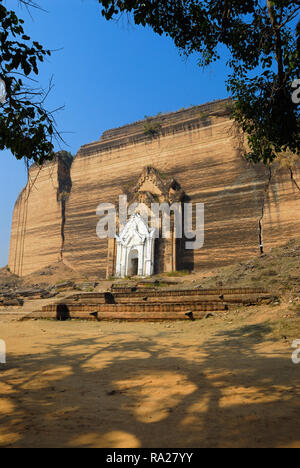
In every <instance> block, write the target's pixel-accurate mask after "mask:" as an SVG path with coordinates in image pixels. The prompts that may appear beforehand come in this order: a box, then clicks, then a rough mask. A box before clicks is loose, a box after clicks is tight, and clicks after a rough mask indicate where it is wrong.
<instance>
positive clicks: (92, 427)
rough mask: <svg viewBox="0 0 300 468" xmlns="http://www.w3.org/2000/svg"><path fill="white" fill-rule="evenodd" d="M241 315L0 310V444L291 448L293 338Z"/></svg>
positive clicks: (296, 431) (296, 371) (298, 387)
mask: <svg viewBox="0 0 300 468" xmlns="http://www.w3.org/2000/svg"><path fill="white" fill-rule="evenodd" d="M247 314H248V315H247ZM247 314H244V315H239V316H237V315H232V316H230V315H229V316H228V317H226V318H217V319H215V318H214V319H209V320H205V321H201V322H190V323H174V324H166V323H163V324H159V323H156V324H150V323H149V324H145V323H83V322H64V323H58V322H48V321H45V322H43V321H35V322H31V321H30V322H13V323H11V322H4V321H1V318H0V339H4V340H5V341H6V345H7V364H6V365H5V366H3V365H2V366H1V364H0V447H114V448H120V447H130V448H132V447H160V448H169V447H183V448H184V447H186V448H188V447H266V446H267V447H281V446H285V447H300V425H299V414H300V399H299V396H300V365H298V366H296V365H294V364H292V362H291V352H292V349H291V342H290V341H289V340H284V339H279V340H278V338H276V339H275V338H274V334H273V333H272V330H271V327H270V325H269V322H268V320H269V319H268V318H267V317H262V315H261V316H260V319H259V320H257V315H255V314H254V316H253V317H252V315H251V317H250V315H249V312H247ZM299 339H300V336H299Z"/></svg>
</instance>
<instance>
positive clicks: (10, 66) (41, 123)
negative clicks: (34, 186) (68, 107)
mask: <svg viewBox="0 0 300 468" xmlns="http://www.w3.org/2000/svg"><path fill="white" fill-rule="evenodd" d="M21 3H23V4H25V5H26V6H28V7H29V6H36V4H34V3H33V2H32V1H30V0H28V1H26V0H23V1H21ZM50 55H51V52H50V51H49V50H46V49H44V47H43V46H42V45H41V44H39V42H37V41H32V40H31V38H30V37H29V36H27V35H26V33H25V31H24V21H23V20H22V19H20V18H18V16H17V15H16V13H15V12H14V11H10V10H8V9H7V8H6V6H5V2H4V1H3V0H0V78H1V79H2V80H3V81H4V83H5V86H6V92H7V98H6V101H5V103H3V104H1V105H0V149H1V150H3V149H5V148H7V149H9V150H11V152H12V153H13V155H14V156H15V157H16V158H17V159H22V158H24V159H26V160H30V159H32V160H34V161H35V162H36V163H38V164H41V163H42V162H43V161H45V160H46V159H51V158H52V157H53V154H54V153H53V149H54V146H53V138H55V137H57V136H58V133H57V131H56V129H55V120H54V117H53V113H51V112H48V111H47V110H46V109H45V107H44V102H45V99H46V97H47V94H48V92H49V91H50V88H51V85H50V87H49V89H48V90H47V91H45V90H42V89H40V88H36V89H35V88H34V86H35V84H34V83H36V82H35V80H33V77H34V75H38V73H39V65H40V64H41V63H42V62H43V61H44V60H45V57H47V56H50Z"/></svg>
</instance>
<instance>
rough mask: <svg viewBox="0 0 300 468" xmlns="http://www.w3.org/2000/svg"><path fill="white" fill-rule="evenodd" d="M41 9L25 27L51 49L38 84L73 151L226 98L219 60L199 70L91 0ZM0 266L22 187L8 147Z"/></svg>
mask: <svg viewBox="0 0 300 468" xmlns="http://www.w3.org/2000/svg"><path fill="white" fill-rule="evenodd" d="M39 3H40V5H41V6H42V7H43V8H44V9H45V10H47V12H42V11H37V10H33V11H32V12H31V17H30V16H29V15H28V13H27V12H26V10H24V9H23V10H21V11H20V9H19V7H18V6H17V5H18V2H17V0H9V1H7V3H6V4H7V5H8V6H9V8H12V9H14V7H15V6H17V8H16V9H17V11H18V13H19V14H20V16H21V17H23V19H25V21H26V23H25V32H26V34H28V35H30V36H31V37H32V38H33V39H34V40H38V41H39V42H41V43H42V44H43V45H44V46H45V47H47V48H49V49H51V50H55V52H54V53H53V55H52V57H50V58H49V59H47V62H46V63H44V64H43V65H42V66H41V69H40V75H39V78H38V79H39V81H40V83H41V85H42V86H43V87H47V84H48V83H49V80H50V78H51V76H52V75H53V79H54V84H55V87H54V89H53V90H52V93H51V95H50V96H49V98H48V105H47V108H48V109H56V108H58V107H60V106H62V105H64V106H65V109H64V110H63V111H61V112H59V114H57V116H56V120H57V124H58V127H59V130H60V131H61V132H62V133H63V136H64V139H65V140H66V142H67V144H68V146H66V147H63V149H66V150H68V151H71V152H72V154H76V152H77V151H78V149H79V148H80V146H81V145H83V144H85V143H89V142H91V141H94V140H97V139H99V138H100V136H101V134H102V133H103V131H105V130H107V129H110V128H114V127H119V126H121V125H124V124H126V123H130V122H134V121H136V120H140V119H142V118H144V116H145V115H147V116H150V115H156V114H157V113H158V112H168V111H175V110H178V109H181V108H183V107H190V106H191V105H198V104H201V103H205V102H207V101H211V100H214V99H221V98H225V97H227V91H226V86H225V78H226V67H225V64H224V60H223V61H220V62H219V63H217V64H215V65H213V66H212V67H210V68H208V69H206V70H204V71H203V70H202V69H200V68H199V67H198V66H197V58H196V57H193V58H190V59H188V60H187V59H186V58H183V57H181V56H180V55H179V52H178V50H177V49H176V48H175V46H174V45H173V43H172V42H171V41H170V40H169V39H168V38H166V37H159V36H158V35H155V34H154V33H153V32H152V31H151V30H150V29H144V28H140V27H137V26H135V25H133V24H128V23H127V20H126V21H125V20H122V21H120V22H107V21H105V20H104V19H103V18H102V16H101V9H100V5H99V4H98V2H97V0H39ZM1 158H2V164H1V173H0V195H1V199H2V204H1V210H2V211H1V220H0V266H4V265H6V264H7V261H8V250H9V237H10V226H11V218H12V212H13V207H14V203H15V201H16V199H17V197H18V194H19V192H20V190H21V189H22V188H23V187H24V185H25V184H26V171H25V166H24V163H23V162H22V161H16V160H15V159H14V158H13V157H12V156H11V155H10V153H9V152H8V151H3V152H2V154H1Z"/></svg>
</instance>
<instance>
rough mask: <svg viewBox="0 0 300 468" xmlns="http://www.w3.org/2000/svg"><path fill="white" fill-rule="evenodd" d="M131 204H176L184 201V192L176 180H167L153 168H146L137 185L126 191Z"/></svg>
mask: <svg viewBox="0 0 300 468" xmlns="http://www.w3.org/2000/svg"><path fill="white" fill-rule="evenodd" d="M124 192H125V194H126V195H127V197H128V202H129V204H131V203H135V202H136V203H144V204H146V205H147V206H150V205H151V203H157V202H158V203H171V204H172V203H174V202H180V201H182V200H183V199H184V196H185V194H184V191H183V190H182V189H181V187H180V185H179V183H178V182H177V181H176V180H175V179H168V178H165V177H164V176H163V175H162V174H160V173H159V171H158V170H157V169H155V168H153V167H150V166H148V167H145V169H144V170H143V172H142V174H141V175H140V177H139V178H138V181H137V183H136V184H135V185H133V186H132V187H130V188H128V189H127V190H124Z"/></svg>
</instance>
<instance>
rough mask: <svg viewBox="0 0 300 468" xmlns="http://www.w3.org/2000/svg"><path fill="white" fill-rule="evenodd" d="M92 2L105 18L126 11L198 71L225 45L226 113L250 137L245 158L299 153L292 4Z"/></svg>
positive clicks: (278, 0)
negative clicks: (229, 110)
mask: <svg viewBox="0 0 300 468" xmlns="http://www.w3.org/2000/svg"><path fill="white" fill-rule="evenodd" d="M98 1H99V3H100V4H101V5H102V7H103V9H102V13H103V15H104V16H105V18H106V19H107V20H111V19H113V18H117V17H118V16H119V15H121V14H123V13H128V14H130V16H131V17H132V18H133V20H134V22H135V23H136V24H137V25H142V26H150V27H151V28H152V29H153V31H154V32H156V33H158V34H160V35H162V34H166V35H167V36H169V37H170V38H171V39H172V40H173V41H174V43H175V45H176V46H177V47H178V48H179V49H180V51H182V52H183V53H185V54H187V55H190V54H193V53H197V54H198V55H199V65H201V66H207V65H209V64H211V63H213V62H215V61H216V60H218V59H220V50H222V47H220V46H225V47H226V48H227V50H228V51H229V57H230V58H229V60H228V65H229V67H230V69H231V73H230V75H229V77H228V90H229V92H230V93H231V96H232V97H233V99H234V105H233V116H234V118H235V120H236V121H237V122H238V124H239V125H240V127H241V128H242V129H243V131H244V132H246V133H247V134H248V135H249V136H248V141H249V151H248V158H249V159H252V160H254V161H260V160H263V161H264V162H270V161H272V160H273V159H274V158H275V157H276V156H277V154H278V153H280V152H284V151H287V150H289V151H292V152H296V153H298V154H299V150H300V147H299V117H300V116H299V106H297V104H296V103H294V102H293V101H292V98H291V96H292V87H291V86H292V83H293V81H294V80H295V79H299V78H300V22H299V13H300V2H299V0H296V1H290V0H242V1H241V0H202V1H201V0H198V1H196V0H151V1H146V0H142V1H137V0H98Z"/></svg>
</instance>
